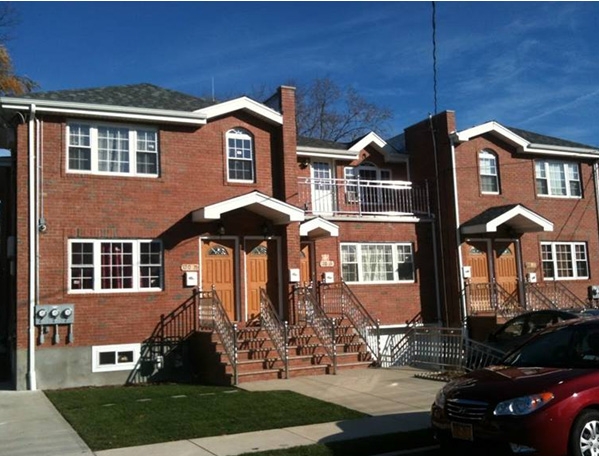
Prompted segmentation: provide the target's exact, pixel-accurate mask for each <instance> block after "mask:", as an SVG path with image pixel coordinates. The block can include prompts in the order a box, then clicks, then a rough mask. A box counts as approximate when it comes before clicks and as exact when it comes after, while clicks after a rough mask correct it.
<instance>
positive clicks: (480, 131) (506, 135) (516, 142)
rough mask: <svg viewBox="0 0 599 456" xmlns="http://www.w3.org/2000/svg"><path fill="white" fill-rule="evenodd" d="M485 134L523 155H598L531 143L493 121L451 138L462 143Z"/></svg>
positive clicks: (597, 151) (456, 133)
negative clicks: (511, 146) (506, 143)
mask: <svg viewBox="0 0 599 456" xmlns="http://www.w3.org/2000/svg"><path fill="white" fill-rule="evenodd" d="M485 133H494V134H495V135H496V136H500V137H502V138H503V139H504V140H505V141H507V142H508V143H510V144H512V145H513V146H515V147H516V148H517V149H518V150H519V151H520V152H523V153H524V152H525V153H530V154H543V155H556V156H569V157H571V156H576V157H581V158H597V155H599V150H597V149H589V148H584V147H564V146H557V145H556V146H551V145H547V144H535V143H531V142H529V141H527V140H526V139H524V138H522V137H521V136H519V135H517V134H516V133H514V132H513V131H511V130H510V129H508V128H506V127H504V126H503V125H501V124H499V123H497V122H495V121H491V122H486V123H484V124H481V125H477V126H475V127H472V128H468V129H466V130H462V131H456V132H453V133H452V134H451V137H452V139H453V140H454V141H456V142H459V143H462V142H466V141H470V140H471V139H472V138H474V137H476V136H480V135H484V134H485Z"/></svg>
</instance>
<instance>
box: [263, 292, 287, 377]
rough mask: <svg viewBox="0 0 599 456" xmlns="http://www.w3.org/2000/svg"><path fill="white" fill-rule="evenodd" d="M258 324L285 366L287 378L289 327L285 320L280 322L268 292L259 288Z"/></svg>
mask: <svg viewBox="0 0 599 456" xmlns="http://www.w3.org/2000/svg"><path fill="white" fill-rule="evenodd" d="M260 324H261V326H262V327H263V328H265V329H266V332H267V333H268V335H269V336H270V340H271V341H272V343H273V345H274V346H275V349H276V350H277V353H278V354H279V356H280V357H281V360H282V361H283V366H284V367H285V378H289V342H288V341H289V337H288V334H289V328H288V324H287V321H284V322H281V320H280V318H279V316H278V315H277V313H276V312H275V308H274V306H273V305H272V302H271V300H270V298H269V297H268V294H267V293H266V290H264V288H260Z"/></svg>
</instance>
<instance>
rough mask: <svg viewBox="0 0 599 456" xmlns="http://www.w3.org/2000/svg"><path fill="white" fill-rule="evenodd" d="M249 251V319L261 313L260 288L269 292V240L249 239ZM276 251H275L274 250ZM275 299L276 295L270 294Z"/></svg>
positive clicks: (247, 248) (246, 246)
mask: <svg viewBox="0 0 599 456" xmlns="http://www.w3.org/2000/svg"><path fill="white" fill-rule="evenodd" d="M245 248H246V252H247V274H246V281H247V315H248V319H252V318H255V317H256V316H258V315H259V314H260V288H264V289H266V290H267V292H268V278H269V273H268V272H269V253H270V252H269V242H268V241H266V240H264V241H260V240H249V241H247V242H246V245H245ZM273 253H274V252H273ZM269 297H270V298H271V299H274V298H275V296H270V293H269Z"/></svg>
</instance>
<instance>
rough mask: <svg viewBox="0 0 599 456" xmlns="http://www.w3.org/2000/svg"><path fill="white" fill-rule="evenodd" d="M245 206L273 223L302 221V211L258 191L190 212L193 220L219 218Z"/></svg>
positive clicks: (283, 223) (204, 220) (303, 216)
mask: <svg viewBox="0 0 599 456" xmlns="http://www.w3.org/2000/svg"><path fill="white" fill-rule="evenodd" d="M241 208H245V209H248V210H250V211H252V212H255V213H257V214H260V215H262V216H263V217H265V218H268V219H269V220H271V221H272V222H273V223H274V224H275V225H285V224H287V223H290V222H303V221H304V218H305V215H304V211H303V210H301V209H299V208H297V207H295V206H292V205H290V204H287V203H285V202H283V201H280V200H278V199H276V198H273V197H272V196H268V195H264V194H263V193H260V192H258V191H254V192H252V193H248V194H246V195H241V196H236V197H234V198H231V199H228V200H225V201H221V202H220V203H215V204H210V205H209V206H205V207H203V208H201V209H198V210H196V211H193V212H192V213H191V219H192V220H193V221H194V222H207V221H212V220H219V219H220V218H221V216H222V215H223V214H225V213H227V212H231V211H234V210H236V209H241Z"/></svg>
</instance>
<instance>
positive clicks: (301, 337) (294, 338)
mask: <svg viewBox="0 0 599 456" xmlns="http://www.w3.org/2000/svg"><path fill="white" fill-rule="evenodd" d="M335 331H336V342H337V343H336V351H337V357H336V359H337V366H336V367H337V371H339V370H341V369H355V368H367V367H369V366H371V365H372V364H373V359H372V357H371V356H370V353H368V351H367V349H366V346H365V344H364V343H362V342H361V340H360V338H359V337H358V335H357V334H356V333H355V330H354V328H353V327H352V326H351V324H349V322H347V321H344V320H339V321H337V322H336V330H335ZM288 336H289V345H288V369H287V373H286V372H285V365H284V363H283V361H282V359H281V357H280V355H279V353H278V352H277V350H276V349H275V347H274V345H273V343H272V341H271V339H270V337H269V335H268V332H267V331H266V330H264V329H262V328H261V327H259V326H252V327H246V328H240V329H238V338H237V381H238V383H243V382H251V381H258V380H273V379H284V378H286V375H288V377H289V378H292V377H299V376H306V375H322V374H334V373H335V372H334V367H333V362H332V360H331V358H330V356H329V355H328V354H327V352H326V350H325V348H324V347H323V346H322V344H321V343H320V340H319V339H318V337H317V336H316V335H315V334H314V331H313V329H312V328H311V327H309V326H305V325H296V326H289V329H288ZM208 337H209V341H208V340H207V338H208ZM203 338H204V343H203V344H202V348H201V351H202V352H203V355H200V354H196V357H195V358H196V360H197V359H198V356H199V357H201V358H203V361H204V363H202V367H203V368H201V369H199V372H198V375H197V379H198V381H208V382H210V383H217V384H232V383H233V381H234V380H233V367H232V365H231V363H230V362H229V359H228V356H227V355H226V353H225V350H224V348H223V346H222V344H221V342H220V340H219V338H218V335H217V334H216V333H212V332H210V333H209V334H204V335H203ZM196 351H197V350H196ZM207 360H211V361H212V369H210V368H209V366H208V362H206V361H207Z"/></svg>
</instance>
